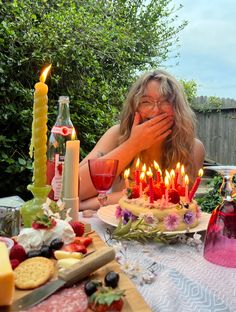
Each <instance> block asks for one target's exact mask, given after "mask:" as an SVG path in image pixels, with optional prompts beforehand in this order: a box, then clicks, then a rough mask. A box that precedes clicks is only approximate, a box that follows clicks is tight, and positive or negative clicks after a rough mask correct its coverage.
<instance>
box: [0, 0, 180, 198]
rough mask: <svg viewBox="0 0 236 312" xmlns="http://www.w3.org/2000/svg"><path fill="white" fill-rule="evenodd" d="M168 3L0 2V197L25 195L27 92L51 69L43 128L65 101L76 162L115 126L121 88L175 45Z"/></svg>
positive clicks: (30, 102) (27, 174)
mask: <svg viewBox="0 0 236 312" xmlns="http://www.w3.org/2000/svg"><path fill="white" fill-rule="evenodd" d="M170 3H171V1H168V0H163V1H149V2H148V4H147V2H146V1H137V0H136V1H133V0H132V1H131V0H130V1H121V0H119V1H107V0H106V1H105V0H104V1H95V0H94V1H91V0H86V1H79V0H65V1H64V0H50V1H47V0H35V1H31V0H30V1H29V0H24V1H23V0H13V1H1V0H0V17H1V24H0V43H1V44H0V84H1V103H0V104H1V105H0V116H1V122H0V125H1V135H0V144H1V149H0V171H1V179H0V196H1V197H2V196H9V195H13V194H17V195H20V196H21V197H22V198H23V199H27V198H28V197H30V194H29V192H28V191H27V190H26V186H27V184H28V183H29V182H30V180H31V177H32V172H31V164H32V163H31V159H30V158H29V155H28V149H29V142H30V137H31V123H32V106H33V91H34V90H33V87H34V84H35V83H36V82H37V81H38V79H39V75H40V70H41V69H42V67H43V66H45V65H47V64H49V63H51V64H52V71H51V74H50V75H49V77H48V79H47V84H48V87H49V93H48V97H49V102H48V105H49V114H48V119H49V120H48V128H49V130H50V128H51V127H52V125H53V123H54V122H55V119H56V115H57V100H58V97H59V96H60V95H68V96H70V100H71V103H70V111H71V119H72V121H73V123H74V126H75V128H76V129H77V132H78V135H79V139H80V140H81V156H82V158H83V157H84V156H85V155H86V154H87V153H88V152H89V151H90V150H91V149H92V147H93V146H94V144H95V142H96V141H97V139H98V138H99V137H100V136H101V135H102V133H104V131H105V130H106V129H108V128H109V127H110V126H111V125H112V124H114V123H116V122H117V116H118V111H119V110H120V108H121V105H122V102H123V99H124V96H125V93H126V91H127V88H128V87H129V86H130V84H131V82H132V81H133V79H134V78H135V76H136V75H137V74H138V73H139V72H140V71H143V70H146V69H149V68H157V67H158V66H160V65H161V64H162V62H163V61H165V60H166V59H167V58H169V57H170V56H172V57H173V55H172V54H171V53H172V52H173V49H175V48H176V44H177V43H178V33H179V31H181V30H182V29H183V27H184V26H185V23H183V24H181V25H179V26H178V25H177V24H176V23H174V21H175V20H176V10H177V8H174V7H171V5H170Z"/></svg>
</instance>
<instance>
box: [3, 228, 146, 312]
mask: <svg viewBox="0 0 236 312" xmlns="http://www.w3.org/2000/svg"><path fill="white" fill-rule="evenodd" d="M90 236H91V237H92V238H93V243H92V244H91V245H90V246H89V248H88V253H89V252H90V251H94V250H101V248H104V247H105V243H104V242H103V241H102V240H101V238H100V237H99V236H98V235H97V233H96V232H93V233H91V234H90ZM91 256H92V255H91ZM88 257H90V256H89V255H88ZM109 271H115V272H117V273H119V275H120V280H119V289H124V290H125V298H124V306H123V309H122V311H124V312H132V311H135V312H139V311H140V312H150V311H151V309H150V308H149V307H148V305H147V303H146V302H145V300H144V298H143V297H142V296H141V295H140V293H139V292H138V290H137V288H136V287H135V285H134V284H133V282H132V281H131V280H130V279H129V278H128V277H127V276H126V275H125V274H124V273H123V272H122V271H121V268H120V266H119V264H118V263H117V262H116V261H115V260H113V261H111V262H109V263H108V264H106V265H104V266H103V267H101V268H100V269H98V270H97V271H96V272H94V273H92V275H91V276H90V277H89V279H95V280H101V281H102V280H104V277H105V275H106V274H107V273H108V272H109ZM56 275H57V273H55V275H54V277H53V279H55V278H56ZM87 279H88V278H87ZM82 283H83V282H82ZM73 289H74V291H75V292H76V291H77V289H76V288H70V289H69V291H71V293H72V295H73ZM31 292H32V291H29V290H27V291H26V290H18V289H16V291H15V297H14V299H15V300H17V299H19V298H22V297H24V296H25V295H27V294H29V293H31ZM58 293H59V294H60V291H59V292H58ZM58 298H60V297H58ZM76 299H77V300H80V298H79V297H77V298H76ZM71 300H73V298H72V297H71ZM36 307H37V306H36ZM0 311H1V309H0ZM30 311H31V310H30ZM32 311H33V309H32ZM35 311H36V310H35ZM87 311H90V310H87Z"/></svg>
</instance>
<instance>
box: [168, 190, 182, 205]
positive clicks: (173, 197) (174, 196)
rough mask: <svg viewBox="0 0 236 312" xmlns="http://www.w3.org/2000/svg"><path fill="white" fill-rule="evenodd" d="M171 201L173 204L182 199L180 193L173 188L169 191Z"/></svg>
mask: <svg viewBox="0 0 236 312" xmlns="http://www.w3.org/2000/svg"><path fill="white" fill-rule="evenodd" d="M168 198H169V201H170V202H171V203H173V204H178V203H179V201H180V197H179V193H178V191H177V190H175V189H171V190H169V192H168Z"/></svg>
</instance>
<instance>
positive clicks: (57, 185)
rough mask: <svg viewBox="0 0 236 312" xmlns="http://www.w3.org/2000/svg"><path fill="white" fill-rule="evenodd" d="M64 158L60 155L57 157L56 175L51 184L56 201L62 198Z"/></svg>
mask: <svg viewBox="0 0 236 312" xmlns="http://www.w3.org/2000/svg"><path fill="white" fill-rule="evenodd" d="M64 158H65V157H64V156H62V155H59V154H56V155H55V175H54V177H53V179H52V182H51V186H52V189H53V192H54V200H58V199H59V198H60V196H61V189H62V172H63V167H64Z"/></svg>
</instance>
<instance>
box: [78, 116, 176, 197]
mask: <svg viewBox="0 0 236 312" xmlns="http://www.w3.org/2000/svg"><path fill="white" fill-rule="evenodd" d="M139 122H140V116H139V114H138V113H136V115H135V118H134V123H133V126H132V129H131V134H130V137H129V138H128V139H127V140H126V141H125V142H123V143H122V144H120V145H119V136H120V126H119V125H116V126H113V127H111V128H110V129H109V130H108V131H107V132H106V133H105V134H104V135H103V136H102V138H101V139H100V140H99V141H98V143H97V144H96V146H95V147H94V149H93V150H92V151H91V153H89V155H88V156H87V157H86V158H85V159H84V160H83V161H82V162H81V164H80V179H81V180H80V200H82V201H83V200H85V199H88V198H91V197H94V196H96V195H97V191H96V189H95V188H94V186H93V184H92V181H91V179H90V175H89V169H88V159H91V158H97V157H99V156H101V155H104V156H102V158H111V159H118V160H119V166H118V170H117V176H118V175H120V173H121V172H122V171H123V170H124V168H125V167H126V166H127V165H128V164H129V163H130V162H131V161H132V159H133V158H134V157H135V156H136V155H137V154H138V153H139V152H140V151H141V150H145V149H147V148H149V147H150V146H152V145H153V144H155V143H157V142H158V141H161V140H163V139H164V138H165V137H167V136H168V135H169V134H170V132H171V130H170V127H171V126H172V123H173V118H171V117H169V116H168V115H167V114H161V115H158V116H156V117H154V118H152V119H151V120H149V121H147V122H145V123H143V124H139Z"/></svg>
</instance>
